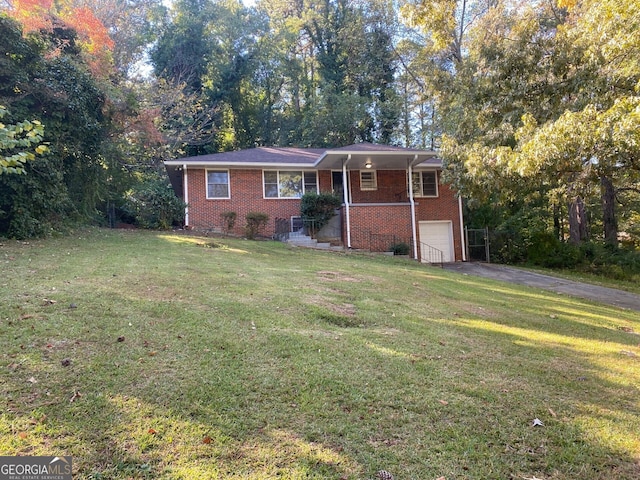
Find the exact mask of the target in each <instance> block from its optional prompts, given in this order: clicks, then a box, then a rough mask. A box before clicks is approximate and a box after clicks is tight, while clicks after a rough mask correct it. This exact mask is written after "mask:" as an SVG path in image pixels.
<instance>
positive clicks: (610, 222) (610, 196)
mask: <svg viewBox="0 0 640 480" xmlns="http://www.w3.org/2000/svg"><path fill="white" fill-rule="evenodd" d="M600 185H601V187H602V190H601V192H602V193H601V195H602V224H603V226H604V241H605V242H606V243H609V244H611V245H618V222H617V221H616V211H615V207H616V205H615V202H616V190H615V188H614V187H613V182H612V181H611V179H610V178H609V177H606V176H604V175H603V176H602V177H600Z"/></svg>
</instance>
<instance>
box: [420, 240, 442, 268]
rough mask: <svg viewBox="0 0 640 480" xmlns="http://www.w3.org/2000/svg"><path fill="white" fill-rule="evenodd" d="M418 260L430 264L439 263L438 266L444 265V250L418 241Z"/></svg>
mask: <svg viewBox="0 0 640 480" xmlns="http://www.w3.org/2000/svg"><path fill="white" fill-rule="evenodd" d="M420 261H421V262H427V263H429V264H431V265H439V266H440V268H442V267H443V266H444V252H443V251H442V250H439V249H437V248H436V247H432V246H431V245H427V244H426V243H424V242H420Z"/></svg>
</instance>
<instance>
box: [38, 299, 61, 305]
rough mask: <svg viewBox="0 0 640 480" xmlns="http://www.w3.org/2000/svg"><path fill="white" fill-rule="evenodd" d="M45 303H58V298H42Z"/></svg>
mask: <svg viewBox="0 0 640 480" xmlns="http://www.w3.org/2000/svg"><path fill="white" fill-rule="evenodd" d="M42 301H43V302H44V303H43V305H45V306H46V305H55V304H56V303H58V302H57V301H56V300H51V299H50V298H44V299H43V300H42Z"/></svg>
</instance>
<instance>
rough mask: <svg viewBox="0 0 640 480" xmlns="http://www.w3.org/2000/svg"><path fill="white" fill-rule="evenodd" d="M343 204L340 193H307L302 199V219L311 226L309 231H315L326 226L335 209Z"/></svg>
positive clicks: (312, 232)
mask: <svg viewBox="0 0 640 480" xmlns="http://www.w3.org/2000/svg"><path fill="white" fill-rule="evenodd" d="M341 204H342V200H341V199H340V197H339V196H338V195H335V194H333V193H326V192H325V193H305V194H304V195H303V196H302V198H301V199H300V216H301V217H302V221H303V222H304V224H305V225H306V226H307V227H308V228H309V230H310V231H309V233H310V234H311V236H314V235H315V233H316V232H317V231H318V230H320V229H321V228H322V227H324V226H325V225H326V224H327V223H328V222H329V220H330V219H331V217H333V216H334V215H335V214H336V213H335V210H336V208H338V207H339V206H340V205H341Z"/></svg>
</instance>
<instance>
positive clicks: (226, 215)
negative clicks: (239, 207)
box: [220, 212, 238, 233]
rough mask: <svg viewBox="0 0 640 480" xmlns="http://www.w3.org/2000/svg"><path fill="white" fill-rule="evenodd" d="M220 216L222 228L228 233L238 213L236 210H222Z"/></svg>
mask: <svg viewBox="0 0 640 480" xmlns="http://www.w3.org/2000/svg"><path fill="white" fill-rule="evenodd" d="M220 216H221V217H222V223H223V229H224V231H225V233H229V232H230V231H231V230H233V227H234V226H235V224H236V217H237V216H238V214H237V213H236V212H222V213H221V214H220Z"/></svg>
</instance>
